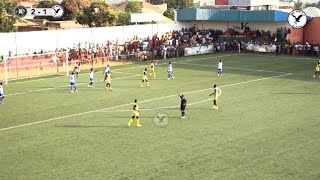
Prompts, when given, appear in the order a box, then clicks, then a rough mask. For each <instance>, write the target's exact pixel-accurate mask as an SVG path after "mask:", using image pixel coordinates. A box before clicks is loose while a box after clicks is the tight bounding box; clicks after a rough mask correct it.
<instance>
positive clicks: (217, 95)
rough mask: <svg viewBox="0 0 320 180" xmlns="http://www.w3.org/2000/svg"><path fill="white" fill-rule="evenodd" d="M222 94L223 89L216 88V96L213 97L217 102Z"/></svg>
mask: <svg viewBox="0 0 320 180" xmlns="http://www.w3.org/2000/svg"><path fill="white" fill-rule="evenodd" d="M221 93H222V91H221V89H220V88H218V87H215V88H214V96H213V97H214V99H215V100H217V99H218V97H219V96H220V95H221Z"/></svg>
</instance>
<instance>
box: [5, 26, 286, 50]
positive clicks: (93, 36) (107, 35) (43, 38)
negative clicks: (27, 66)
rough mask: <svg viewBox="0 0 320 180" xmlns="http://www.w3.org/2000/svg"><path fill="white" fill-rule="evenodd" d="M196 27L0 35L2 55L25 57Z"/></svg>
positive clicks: (73, 30) (224, 27) (109, 28)
mask: <svg viewBox="0 0 320 180" xmlns="http://www.w3.org/2000/svg"><path fill="white" fill-rule="evenodd" d="M194 24H196V25H197V26H198V27H199V29H201V28H202V22H201V21H197V22H192V21H190V22H179V23H175V24H159V25H157V24H147V25H133V26H117V27H103V28H84V29H68V30H48V31H33V32H17V33H0V43H1V45H0V55H5V56H7V55H8V52H9V51H11V52H12V54H23V53H27V52H34V51H37V52H39V51H40V50H41V49H45V50H55V49H56V48H67V47H72V46H73V45H74V44H78V43H84V42H92V43H99V44H102V43H103V44H105V43H106V42H107V40H109V41H116V40H117V39H118V41H119V43H122V42H124V41H126V40H128V39H132V38H133V36H135V35H138V37H139V38H145V37H148V36H150V37H151V36H152V35H154V34H155V33H157V32H158V33H159V34H161V33H163V32H168V31H171V30H180V29H181V28H186V27H191V26H193V25H194ZM203 25H204V28H206V29H207V28H213V29H222V30H227V29H228V28H234V26H241V23H240V22H204V24H203ZM247 26H248V27H250V28H251V29H264V30H270V31H271V32H275V31H276V29H277V28H278V27H288V24H287V23H286V22H255V23H248V24H247Z"/></svg>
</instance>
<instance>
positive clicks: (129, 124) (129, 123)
mask: <svg viewBox="0 0 320 180" xmlns="http://www.w3.org/2000/svg"><path fill="white" fill-rule="evenodd" d="M132 122H133V119H130V120H129V122H128V126H129V127H130V126H131V123H132Z"/></svg>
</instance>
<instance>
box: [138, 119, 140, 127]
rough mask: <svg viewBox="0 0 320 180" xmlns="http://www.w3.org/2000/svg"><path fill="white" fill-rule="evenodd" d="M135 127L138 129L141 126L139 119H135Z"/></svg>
mask: <svg viewBox="0 0 320 180" xmlns="http://www.w3.org/2000/svg"><path fill="white" fill-rule="evenodd" d="M137 126H138V127H140V126H141V124H140V119H137Z"/></svg>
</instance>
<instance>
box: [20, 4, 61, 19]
mask: <svg viewBox="0 0 320 180" xmlns="http://www.w3.org/2000/svg"><path fill="white" fill-rule="evenodd" d="M14 13H15V15H16V16H17V17H18V18H24V17H26V16H52V17H54V18H60V17H62V16H63V14H64V9H63V7H62V6H60V5H55V6H53V7H51V8H29V7H25V6H22V5H18V6H16V7H15V9H14Z"/></svg>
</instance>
